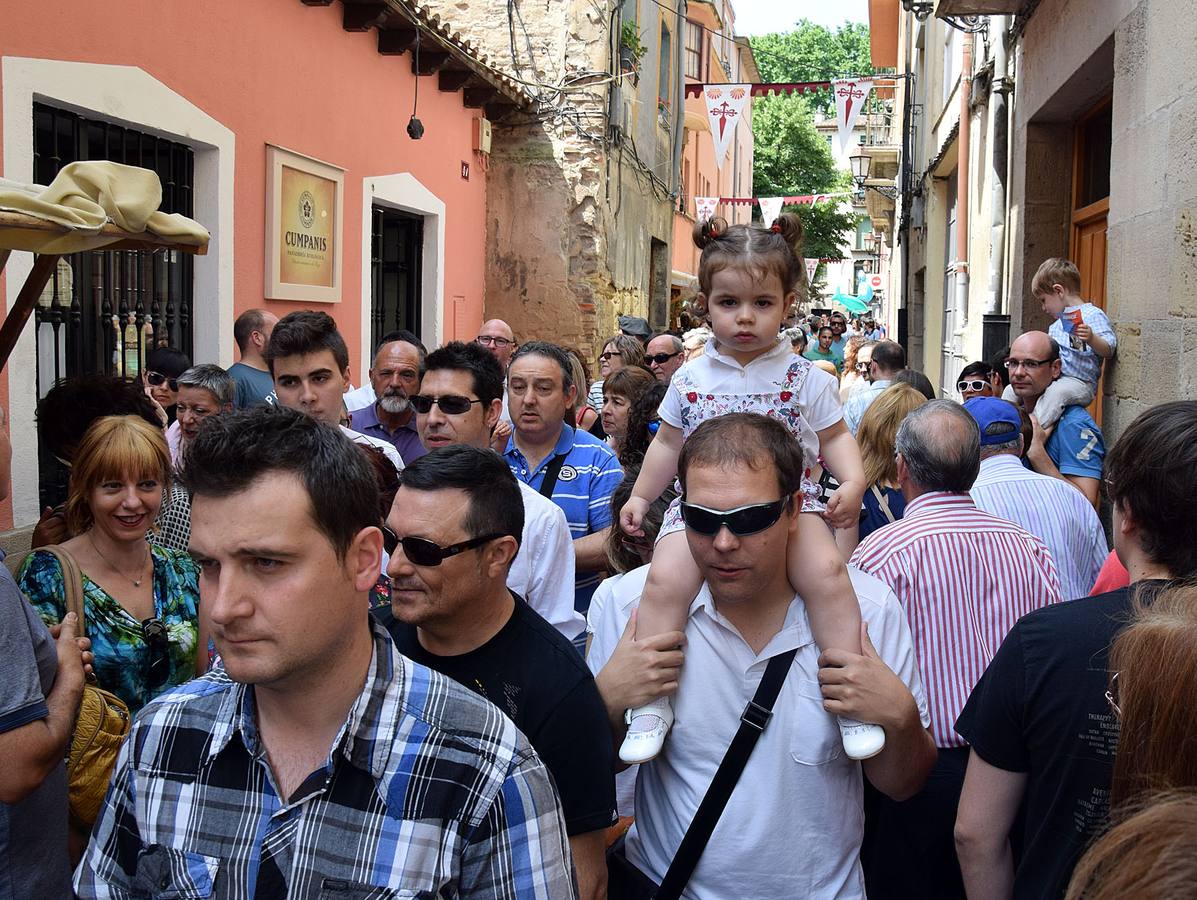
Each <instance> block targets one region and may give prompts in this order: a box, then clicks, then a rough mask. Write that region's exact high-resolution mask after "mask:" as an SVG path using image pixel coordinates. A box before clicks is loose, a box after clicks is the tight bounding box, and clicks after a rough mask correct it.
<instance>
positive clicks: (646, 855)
mask: <svg viewBox="0 0 1197 900" xmlns="http://www.w3.org/2000/svg"><path fill="white" fill-rule="evenodd" d="M849 572H850V575H851V577H852V585H853V587H854V588H855V589H856V595H857V597H858V598H859V600H860V606H861V615H862V616H863V618H864V620H865V621H866V622H868V623H869V637H870V639H871V640H872V642H873V646H874V647H876V648H877V653H878V655H880V657H881V658H882V660H884V661H885V663H886V665H888V666H889V667H890V668H891V669H893V670H894V672H895V673H896V674H897V675H898V677H899V678H901V679H902V681H903V682H905V683H906V685H907V686H908V687H909V688H910V690H911V693H913V694H914V698H915V701H916V703H917V705H918V710H919V716H920V719H921V720H922V723H923V725H924V727H926V726H927V725H928V724H929V723H930V718H929V716H928V714H927V698H926V695H925V694H924V692H923V687H922V683H921V681H920V679H919V675H918V663H917V661H916V660H915V656H914V648H913V645H912V643H911V638H910V629H909V626H908V625H907V623H906V616H905V614H904V613H903V611H902V607H901V605H900V604H899V603H898V599H897V597H895V596H894V594H893V592H892V591H891V590H890V589H889V588H888V587H887V586H886V585H885V584H883V583H882V582H880V581H878V580H877V579H876V578H873V577H871V576H869V575H865V574H864V573H862V572H857V571H854V570H851V569H850V570H849ZM686 640H687V643H686V662H685V665H684V666H683V667H682V675H681V684H680V688H679V690H678V693H677V695H676V696H675V697H674V700H673V709H674V715H675V721H674V725H673V729H672V730H671V731H670V733H669V737H668V738H667V739H666V741H665V749H664V751H663V752H662V754H661V755H660V756H658V757H657V758H656V759H655V760H653V761H652V762H650V763H646V764H644V765H642V766H641V767H640V772H639V774H638V777H637V781H636V823H635V824H634V825H633V826H632V830H631V831H630V832H629V834H628V840H627V854H628V859H629V860H630V861H631V862H632V863H633V864H634V865H636V866H638V867H639V868H640V869H641V871H643V872H644V873H645V874H647V875H648V876H649V877H650V878H652V879H653V880H654V881H657V882H660V880H661V879H662V878H663V877H664V875H665V872H666V870H667V869H668V867H669V862H670V860H672V858H673V855H674V853H675V852H676V851H677V848H678V845H679V844H680V843H681V840H682V836H683V835H684V834H685V832H686V829H687V828H688V827H689V825H690V821H691V820H692V819H693V817H694V813H695V811H696V810H697V809H698V805H699V803H700V802H701V800H702V798H703V795H704V794H705V793H706V790H707V787H708V786H709V785H710V783H711V779H712V778H713V777H714V775H715V770H716V769H717V768H718V766H719V762H720V760H722V759H723V755H724V753H725V752H726V751H727V747H728V744H730V743H731V739H732V736H733V735H734V734H735V733H736V730H737V728H738V727H739V724H740V714H741V713H742V712H743V710H744V707H745V705H746V704H747V703H748V701H749V700H751V699H752V695H753V694H754V693H755V692H756V688H757V686H758V684H759V683H760V680H761V676H762V675H763V674H764V671H765V666H766V665H767V663H768V661H769V659H770V658H772V657H773V656H776V655H777V654H779V653H783V652H785V651H787V650H791V649H793V648H798V653H797V655H796V656H795V658H794V664H793V666H792V667H791V668H790V672H789V675H788V677H787V679H786V682H785V684H784V685H783V686H782V691H781V694H780V695H779V697H778V700H777V703H776V705H775V706H774V709H773V718H772V719H771V721H770V722H769V725H768V727H767V728H766V729H765V732H764V734H762V735H761V739H760V741H759V742H758V743H757V745H756V748H755V749H754V750H753V753H752V757H751V758H750V759H749V761H748V765H747V766H746V767H745V769H744V773H743V774H742V775H741V777H740V780H739V782H738V783H737V785H736V789H735V791H734V792H733V793H732V795H731V799H730V800H729V801H728V804H727V808H726V809H725V810H724V812H723V816H722V817H721V818H720V820H719V824H718V825H717V826H716V828H715V831H714V834H713V835H712V836H711V841H710V844H709V845H708V846H707V849H706V851H705V852H704V853H703V855H702V858H701V860H699V863H698V867H697V868H696V869H695V870H694V875H693V876H692V877H691V879H690V883H689V885H688V887H687V889H686V891H685V893H684V894H683V896H684V897H687V898H690V900H727V898H736V897H749V896H751V897H769V898H774V897H776V898H783V897H784V898H790V897H794V898H797V897H801V898H818V900H833V898H835V900H839V898H857V897H860V898H863V897H864V896H865V887H864V876H863V874H862V872H861V869H860V861H859V857H860V843H861V839H862V837H863V834H864V810H863V807H862V803H863V786H862V781H861V777H862V776H861V767H860V764H859V763H857V762H854V761H852V760H850V759H848V758H847V757H846V756H844V750H843V746H842V745H841V743H840V733H839V728H838V726H837V725H836V721H835V718H834V717H833V716H832V715H830V714H829V713H827V712H826V711H824V709H823V695H822V693H821V692H820V690H819V682H818V671H819V665H818V662H817V660H818V658H819V652H820V651H819V648H818V647H817V646H816V645H815V643H814V639H813V637H812V636H811V631H810V623H809V620H808V619H807V615H806V607H805V606H804V605H803V603H802V601H801V598H799V597H795V598H794V601H793V603H792V604H791V605H790V609H789V611H788V612H787V614H786V620H785V624H784V625H783V626H782V629H781V631H779V632H778V634H777V635H776V636H775V637H774V638H773V640H771V641H770V642H769V644H768V646H766V647H765V649H764V650H763V651H762V652H761V653H760V654H759V655H757V654H755V653H753V651H752V649H751V648H750V647H749V646H748V644H747V643H746V642H745V641H744V639H743V638H742V637H741V636H740V634H739V632H738V631H737V630H736V628H735V627H734V626H733V625H732V624H731V623H730V622H729V621H728V620H727V619H726V618H724V617H723V616H722V615H720V614H719V612H718V610H716V609H715V606H714V603H713V601H712V599H711V594H710V590H709V589H708V588H707V586H706V585H705V584H704V585H703V588H702V590H701V591H700V592H699V594H698V597H697V598H695V600H694V603H693V604H691V607H690V619H689V622H688V623H687V625H686ZM602 662H603V661H600V660H599V659H597V658H595V659H594V660H593V661H592V662H591V664H590V665H591V668H592V670H593V669H594V668H596V667H600V666H601V665H602Z"/></svg>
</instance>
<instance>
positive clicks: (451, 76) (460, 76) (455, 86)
mask: <svg viewBox="0 0 1197 900" xmlns="http://www.w3.org/2000/svg"><path fill="white" fill-rule="evenodd" d="M421 61H422V57H421ZM473 77H474V73H473V72H471V71H470V70H469V69H441V70H440V72H439V73H438V74H437V80H436V86H437V88H439V89H440V90H442V91H445V92H446V93H449V94H452V93H455V92H456V91H460V90H461V89H462V88H463V87H465V86H466V84H467V83H468V82H469V81H470V80H471V79H472V78H473Z"/></svg>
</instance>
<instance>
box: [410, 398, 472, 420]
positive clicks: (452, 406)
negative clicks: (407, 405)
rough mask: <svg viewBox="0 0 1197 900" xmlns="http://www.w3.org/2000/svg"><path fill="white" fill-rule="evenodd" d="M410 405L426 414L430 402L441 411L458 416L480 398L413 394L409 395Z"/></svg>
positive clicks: (429, 409) (429, 407) (429, 408)
mask: <svg viewBox="0 0 1197 900" xmlns="http://www.w3.org/2000/svg"><path fill="white" fill-rule="evenodd" d="M410 402H411V406H412V409H414V410H415V411H416V412H418V413H419V414H420V415H422V416H424V415H427V414H428V413H429V412H430V411H431V410H432V404H434V403H435V404H436V405H437V406H439V407H440V409H441V412H443V413H445V414H446V415H449V416H460V415H461V414H462V413H467V412H469V411H470V407H471V406H473V405H474V404H475V403H481V402H482V401H481V400H471V399H470V398H469V397H460V396H458V395H457V394H445V395H444V396H443V397H429V396H427V395H425V394H415V395H413V396H412V397H411V400H410Z"/></svg>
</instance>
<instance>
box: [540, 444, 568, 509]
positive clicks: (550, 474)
mask: <svg viewBox="0 0 1197 900" xmlns="http://www.w3.org/2000/svg"><path fill="white" fill-rule="evenodd" d="M568 455H569V454H566V453H558V454H557V455H556V456H554V457H553V458H552V459H550V460H549V464H548V466H547V467H545V470H544V481H542V482H541V483H540V493H541V496H544V497H548V498H549V499H550V500H552V499H553V489H554V488H555V487H557V476H558V475H560V474H561V467H562V466H563V465H565V457H566V456H568Z"/></svg>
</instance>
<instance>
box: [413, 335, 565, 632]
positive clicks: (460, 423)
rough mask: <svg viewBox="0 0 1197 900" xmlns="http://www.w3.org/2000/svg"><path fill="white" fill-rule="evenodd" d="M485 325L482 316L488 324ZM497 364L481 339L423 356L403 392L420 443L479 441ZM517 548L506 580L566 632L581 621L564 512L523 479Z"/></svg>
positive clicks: (499, 380) (490, 426) (485, 441)
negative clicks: (414, 383) (407, 393)
mask: <svg viewBox="0 0 1197 900" xmlns="http://www.w3.org/2000/svg"><path fill="white" fill-rule="evenodd" d="M488 324H489V323H488ZM502 391H503V369H502V368H501V366H500V364H499V362H497V354H491V353H488V352H487V349H486V347H485V346H484V345H482V344H481V341H479V342H476V343H473V344H466V343H462V342H460V341H454V342H453V343H450V344H446V345H445V346H444V347H441V348H439V349H437V350H434V351H432V352H431V353H430V354H428V356H427V358H426V359H425V360H424V378H423V381H421V383H420V393H418V394H415V395H413V396H412V398H411V405H412V408H413V409H414V410H415V411H416V430H417V431H418V432H419V435H420V441H421V442H422V443H423V444H424V446H425V447H427V448H428V450H430V451H432V450H436V449H439V448H441V447H448V446H451V445H453V444H469V445H470V446H473V447H480V448H486V447H489V446H490V445H491V441H492V437H491V434H492V432H493V430H494V428H495V426H496V423H497V422H498V420H499V409H500V407H499V401H500V393H501V392H502ZM520 495H521V496H522V497H523V498H524V530H523V535H522V538H521V541H520V546H521V548H522V549H521V551H520V552H519V553H518V554H516V557H515V559H514V560H513V561H512V563H511V570H510V571H509V572H508V573H507V586H508V587H509V588H510V589H511V590H512V591H514V592H515V593H517V594H519V595H520V596H521V597H523V598H524V600H526V601H527V602H528V605H529V606H531V607H532V608H533V609H534V610H536V612H538V613H540V615H541V616H543V617H544V618H545V619H546V620H547V621H548V622H549V624H550V625H552V626H553V627H554V628H556V629H557V630H558V631H560V632H561V633H562V634H563V635H565V637H567V638H569V639H571V640H572V639H573V638H575V637H576V636H577V635H578V634H579V633H580V632H581V631H582V629H583V627H584V626H585V621H584V620H583V619H582V616H581V615H579V614H578V613H577V612H576V611H575V610H574V545H573V539H572V537H571V535H570V532H569V523H568V522H567V521H566V519H565V513H564V512H562V511H561V507H559V506H558V505H557V504H556V503H554V502H553V501H551V500H549V499H548V498H547V497H542V496H541V495H540V494H539V493H537V492H536V491H535V490H533V489H532V488H530V487H528V485H526V484H524V483H523V482H521V483H520Z"/></svg>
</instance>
